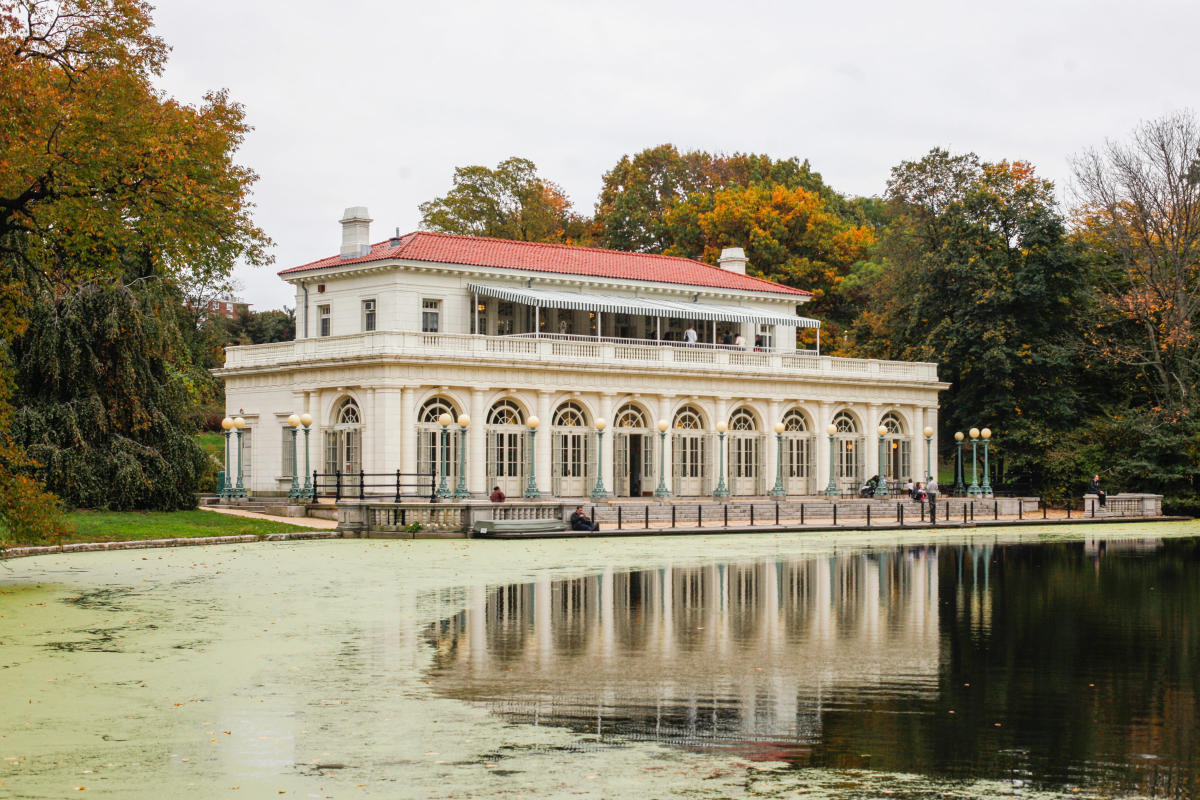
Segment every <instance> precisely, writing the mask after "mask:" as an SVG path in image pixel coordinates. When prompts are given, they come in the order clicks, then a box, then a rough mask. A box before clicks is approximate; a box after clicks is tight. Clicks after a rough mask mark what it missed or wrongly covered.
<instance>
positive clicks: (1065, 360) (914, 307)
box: [852, 148, 1088, 486]
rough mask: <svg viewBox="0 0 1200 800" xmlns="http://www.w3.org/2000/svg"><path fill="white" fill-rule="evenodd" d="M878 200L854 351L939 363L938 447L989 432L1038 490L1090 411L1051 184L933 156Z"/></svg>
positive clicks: (1077, 288)
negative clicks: (1051, 455) (871, 264)
mask: <svg viewBox="0 0 1200 800" xmlns="http://www.w3.org/2000/svg"><path fill="white" fill-rule="evenodd" d="M886 199H887V200H888V202H889V203H890V204H891V208H892V211H891V213H892V215H893V219H892V221H891V223H890V224H889V225H888V227H887V228H886V230H885V232H884V234H883V236H882V238H881V241H880V246H879V248H878V251H877V252H876V254H875V259H876V261H877V263H879V264H880V265H881V268H880V269H879V270H878V271H877V272H876V273H875V274H874V275H873V276H872V277H871V278H870V279H869V280H868V281H867V284H868V285H867V287H866V293H867V299H868V301H867V302H866V303H864V304H863V306H862V308H861V310H860V314H859V318H858V320H857V322H856V323H855V331H854V333H855V336H854V340H853V344H852V349H853V351H854V353H855V354H856V355H860V356H875V357H881V358H897V359H904V360H916V361H936V362H937V363H938V365H939V367H938V372H939V376H940V377H941V378H942V379H943V380H946V381H948V382H950V384H951V387H950V389H949V390H948V391H946V392H945V393H943V394H942V397H941V408H942V412H941V415H940V421H941V423H942V426H943V430H942V433H943V436H942V441H943V442H946V441H949V438H948V437H947V435H946V434H948V433H950V432H953V431H955V430H962V429H966V428H970V427H973V426H980V427H982V426H985V425H986V426H988V427H991V428H992V429H993V430H995V431H996V432H997V434H998V437H997V444H999V445H1000V447H1001V448H1002V453H1003V454H1004V456H1005V458H1006V459H1007V464H1008V466H1010V467H1011V468H1012V471H1013V472H1015V473H1020V474H1025V475H1027V476H1029V477H1030V478H1031V479H1032V480H1033V481H1034V482H1035V483H1036V484H1040V485H1042V486H1045V485H1046V483H1047V480H1048V476H1049V475H1050V472H1051V470H1050V468H1049V467H1048V466H1047V463H1046V453H1047V451H1048V449H1050V448H1052V447H1053V446H1054V445H1055V442H1056V441H1058V438H1059V437H1061V436H1062V435H1063V433H1064V432H1065V431H1069V430H1070V429H1071V428H1072V427H1074V426H1077V425H1078V424H1079V423H1080V420H1081V418H1082V415H1083V414H1084V413H1086V412H1087V411H1088V408H1087V405H1086V401H1087V398H1085V397H1082V396H1081V393H1082V388H1083V385H1084V384H1083V382H1082V381H1081V374H1082V364H1081V362H1080V358H1079V347H1078V342H1079V340H1080V337H1081V336H1082V330H1081V319H1083V318H1084V317H1083V316H1082V315H1083V314H1085V313H1086V309H1087V306H1088V300H1087V286H1086V281H1085V273H1084V268H1083V261H1082V259H1081V258H1080V257H1079V254H1078V252H1077V251H1076V250H1075V248H1074V247H1073V246H1072V244H1071V242H1070V241H1069V239H1068V237H1067V230H1066V227H1065V222H1064V219H1063V217H1062V215H1061V213H1060V212H1059V210H1058V208H1057V206H1056V204H1055V200H1054V192H1053V185H1052V184H1051V183H1050V182H1049V181H1047V180H1044V179H1042V178H1040V177H1038V176H1037V175H1036V173H1035V171H1034V169H1033V167H1032V166H1031V165H1030V164H1028V163H1025V162H1007V161H1001V162H997V163H986V162H981V161H980V160H979V158H978V157H977V156H975V155H974V154H973V153H968V154H965V155H952V154H950V153H948V152H946V151H945V150H941V149H936V148H935V149H934V150H932V151H930V152H929V153H928V154H927V155H926V156H925V157H923V158H921V159H919V160H917V161H908V162H904V163H902V164H900V165H899V166H897V167H895V168H894V169H893V170H892V175H891V179H890V181H889V182H888V191H887V196H886ZM1001 443H1002V444H1001Z"/></svg>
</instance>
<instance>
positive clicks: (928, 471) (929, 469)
mask: <svg viewBox="0 0 1200 800" xmlns="http://www.w3.org/2000/svg"><path fill="white" fill-rule="evenodd" d="M921 433H923V434H925V482H926V483H929V476H930V475H932V474H933V462H932V461H930V460H929V458H930V450H931V449H932V447H933V428H931V427H929V426H928V425H926V426H925V430H923V431H921Z"/></svg>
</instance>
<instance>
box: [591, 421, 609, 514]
mask: <svg viewBox="0 0 1200 800" xmlns="http://www.w3.org/2000/svg"><path fill="white" fill-rule="evenodd" d="M607 426H608V420H606V419H605V418H604V417H599V418H597V419H596V441H597V444H596V486H595V488H593V489H592V499H593V500H599V499H601V498H603V497H608V490H607V489H605V488H604V429H605V428H606V427H607Z"/></svg>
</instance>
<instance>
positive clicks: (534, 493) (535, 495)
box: [524, 417, 553, 500]
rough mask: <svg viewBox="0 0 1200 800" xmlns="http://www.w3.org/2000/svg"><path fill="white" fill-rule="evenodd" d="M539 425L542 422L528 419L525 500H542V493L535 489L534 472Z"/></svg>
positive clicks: (535, 476)
mask: <svg viewBox="0 0 1200 800" xmlns="http://www.w3.org/2000/svg"><path fill="white" fill-rule="evenodd" d="M541 424H542V421H541V420H540V419H538V418H537V417H530V418H529V480H527V481H526V482H525V494H524V497H525V499H526V500H541V499H542V493H541V492H539V491H538V488H537V475H536V473H535V472H534V470H535V465H536V464H537V448H536V447H535V445H536V443H537V429H538V425H541ZM551 444H553V442H551Z"/></svg>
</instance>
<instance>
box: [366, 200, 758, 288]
mask: <svg viewBox="0 0 1200 800" xmlns="http://www.w3.org/2000/svg"><path fill="white" fill-rule="evenodd" d="M364 210H365V209H364ZM717 263H718V264H720V265H721V269H727V270H729V271H730V272H736V273H737V274H739V275H745V274H746V251H745V250H743V249H742V248H740V247H726V248H725V249H724V250H722V251H721V257H720V258H719V259H717Z"/></svg>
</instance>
